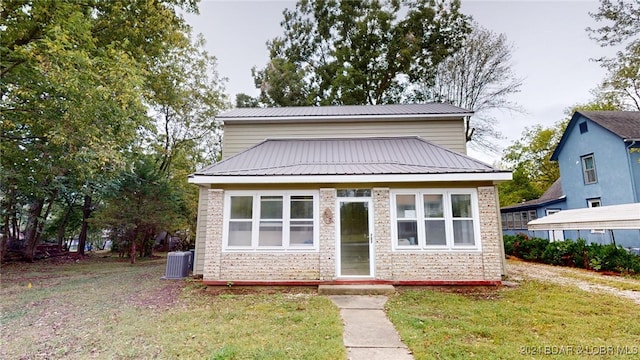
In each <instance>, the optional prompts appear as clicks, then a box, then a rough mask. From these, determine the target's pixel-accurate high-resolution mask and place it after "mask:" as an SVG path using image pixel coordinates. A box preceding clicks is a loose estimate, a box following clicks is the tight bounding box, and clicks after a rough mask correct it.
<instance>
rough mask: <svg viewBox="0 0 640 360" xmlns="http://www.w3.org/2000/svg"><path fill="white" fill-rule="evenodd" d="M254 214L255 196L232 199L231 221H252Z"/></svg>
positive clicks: (233, 197)
mask: <svg viewBox="0 0 640 360" xmlns="http://www.w3.org/2000/svg"><path fill="white" fill-rule="evenodd" d="M252 213H253V196H232V197H231V219H251V218H252V216H251V215H252Z"/></svg>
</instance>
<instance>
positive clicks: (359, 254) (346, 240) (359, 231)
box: [336, 198, 373, 277]
mask: <svg viewBox="0 0 640 360" xmlns="http://www.w3.org/2000/svg"><path fill="white" fill-rule="evenodd" d="M337 208H338V209H337V213H338V219H339V221H337V244H336V245H337V246H336V252H337V257H336V258H337V259H338V261H337V274H338V276H339V277H373V226H372V225H373V209H372V201H371V199H363V198H338V203H337Z"/></svg>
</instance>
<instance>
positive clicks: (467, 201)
mask: <svg viewBox="0 0 640 360" xmlns="http://www.w3.org/2000/svg"><path fill="white" fill-rule="evenodd" d="M451 210H452V212H453V217H454V218H459V217H465V218H468V217H471V195H469V194H453V195H451Z"/></svg>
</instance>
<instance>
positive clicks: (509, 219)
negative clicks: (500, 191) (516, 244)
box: [507, 213, 513, 229]
mask: <svg viewBox="0 0 640 360" xmlns="http://www.w3.org/2000/svg"><path fill="white" fill-rule="evenodd" d="M507 229H513V213H507Z"/></svg>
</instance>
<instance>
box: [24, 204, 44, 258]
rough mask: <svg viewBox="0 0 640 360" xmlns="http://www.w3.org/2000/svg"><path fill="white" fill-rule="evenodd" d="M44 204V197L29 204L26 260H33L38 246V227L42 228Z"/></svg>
mask: <svg viewBox="0 0 640 360" xmlns="http://www.w3.org/2000/svg"><path fill="white" fill-rule="evenodd" d="M43 206H44V199H37V200H34V201H33V202H32V203H31V204H29V218H28V220H27V229H26V231H25V237H26V241H27V244H26V246H25V249H24V250H23V255H24V258H25V260H27V261H29V262H32V261H33V257H34V255H35V251H36V246H38V240H39V238H40V237H39V236H38V229H39V228H40V226H39V224H40V214H41V213H42V207H43Z"/></svg>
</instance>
